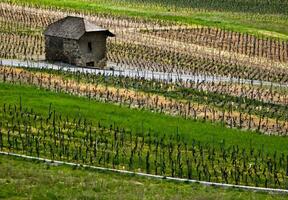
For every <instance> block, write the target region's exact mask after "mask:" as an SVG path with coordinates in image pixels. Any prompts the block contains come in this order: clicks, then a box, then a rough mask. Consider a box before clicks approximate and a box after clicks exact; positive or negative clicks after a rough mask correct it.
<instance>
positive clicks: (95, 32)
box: [44, 16, 114, 67]
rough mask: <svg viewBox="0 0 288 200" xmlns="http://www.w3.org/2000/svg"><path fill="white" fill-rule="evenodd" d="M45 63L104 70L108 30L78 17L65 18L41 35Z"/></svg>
mask: <svg viewBox="0 0 288 200" xmlns="http://www.w3.org/2000/svg"><path fill="white" fill-rule="evenodd" d="M44 35H45V51H46V60H48V61H60V62H66V63H69V64H73V65H77V66H82V67H84V66H89V67H104V66H106V39H107V37H114V34H113V33H111V32H110V31H109V30H107V29H104V28H101V27H99V26H96V25H95V24H93V23H91V22H89V21H87V20H85V19H84V18H81V17H71V16H68V17H65V18H63V19H61V20H59V21H56V22H54V23H52V24H50V25H49V26H48V27H47V29H46V30H45V32H44Z"/></svg>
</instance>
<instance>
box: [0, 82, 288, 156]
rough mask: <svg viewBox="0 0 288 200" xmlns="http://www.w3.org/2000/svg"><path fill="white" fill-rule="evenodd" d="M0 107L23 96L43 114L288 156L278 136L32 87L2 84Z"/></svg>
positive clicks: (287, 142)
mask: <svg viewBox="0 0 288 200" xmlns="http://www.w3.org/2000/svg"><path fill="white" fill-rule="evenodd" d="M0 96H1V98H0V104H2V105H3V104H4V103H10V104H17V105H18V104H19V99H20V96H21V98H22V102H23V105H26V106H28V107H32V108H34V110H36V111H37V112H39V113H42V114H47V112H48V108H49V105H50V103H52V105H53V107H54V108H55V109H56V110H57V112H60V113H62V115H63V116H66V115H67V116H69V117H72V118H73V117H79V116H83V117H84V118H87V119H88V120H90V121H92V122H94V123H95V124H96V123H97V122H98V121H101V123H102V124H104V125H106V126H108V125H110V124H113V122H115V123H116V124H117V125H119V126H120V127H124V128H126V129H131V130H133V131H137V132H139V131H142V129H143V130H144V131H147V130H149V129H152V130H153V131H156V132H159V133H160V134H166V135H170V134H175V133H176V132H177V130H178V131H179V134H181V135H182V136H183V137H184V138H186V139H187V140H188V141H192V139H193V138H194V139H197V140H198V141H200V142H203V143H214V142H221V141H223V139H225V141H226V144H227V145H238V146H239V147H240V148H250V147H251V146H253V147H254V148H256V149H262V148H264V149H265V150H266V151H267V152H271V153H273V152H274V151H276V150H277V151H279V152H283V153H288V148H287V147H288V139H287V138H283V137H277V136H266V135H258V134H255V133H252V132H244V131H240V130H235V129H228V128H225V127H222V126H221V125H220V124H212V123H203V122H199V121H193V120H186V119H183V118H181V117H172V116H167V115H163V114H158V113H151V112H149V111H146V110H141V111H140V110H131V109H129V108H126V107H119V106H117V105H112V104H107V103H106V104H105V103H100V102H95V101H89V100H88V99H85V98H79V97H75V96H70V95H66V94H62V93H58V94H56V93H53V92H48V91H44V90H39V89H37V88H36V87H31V86H19V85H10V84H3V83H1V84H0Z"/></svg>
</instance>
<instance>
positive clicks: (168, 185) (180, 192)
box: [0, 155, 287, 200]
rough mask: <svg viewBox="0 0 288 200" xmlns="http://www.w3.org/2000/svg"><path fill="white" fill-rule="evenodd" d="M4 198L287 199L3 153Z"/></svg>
mask: <svg viewBox="0 0 288 200" xmlns="http://www.w3.org/2000/svg"><path fill="white" fill-rule="evenodd" d="M0 171H1V173H0V184H1V187H0V199H43V200H44V199H109V200H112V199H125V200H129V199H133V200H134V199H159V200H160V199H199V200H200V199H201V200H202V199H213V200H216V199H221V200H222V199H234V200H237V199H245V200H247V199H261V200H264V199H274V200H277V199H286V198H287V196H284V195H281V194H268V193H261V192H253V191H243V190H238V189H223V188H215V187H205V186H202V185H199V184H187V183H178V182H171V181H167V180H156V179H151V178H144V177H138V176H131V175H122V174H115V173H111V172H105V173H104V172H100V171H96V170H84V169H82V168H76V169H75V168H72V167H69V166H64V165H62V166H51V165H49V164H45V163H42V162H36V161H33V162H31V160H30V161H29V160H23V159H20V158H15V157H9V156H3V155H0Z"/></svg>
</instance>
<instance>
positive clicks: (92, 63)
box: [86, 62, 95, 67]
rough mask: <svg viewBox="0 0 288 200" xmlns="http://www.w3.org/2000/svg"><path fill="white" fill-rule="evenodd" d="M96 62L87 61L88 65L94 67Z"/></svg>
mask: <svg viewBox="0 0 288 200" xmlns="http://www.w3.org/2000/svg"><path fill="white" fill-rule="evenodd" d="M94 65H95V64H94V62H87V63H86V67H94Z"/></svg>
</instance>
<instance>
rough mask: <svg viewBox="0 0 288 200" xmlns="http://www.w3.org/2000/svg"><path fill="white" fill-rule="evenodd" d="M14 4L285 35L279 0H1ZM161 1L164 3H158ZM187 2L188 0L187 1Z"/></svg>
mask: <svg viewBox="0 0 288 200" xmlns="http://www.w3.org/2000/svg"><path fill="white" fill-rule="evenodd" d="M3 2H12V3H17V4H26V5H27V4H29V5H33V6H40V7H49V8H51V7H53V8H58V9H66V10H74V11H81V12H90V13H106V14H113V15H121V16H130V17H140V18H146V19H152V20H155V19H157V20H164V21H170V22H177V23H182V24H198V25H204V26H213V27H220V28H225V29H229V30H233V31H237V32H245V33H250V34H253V35H256V36H266V37H274V38H280V39H285V40H286V39H288V11H287V10H288V5H287V3H285V2H281V1H279V0H273V1H269V2H268V1H261V3H260V2H257V3H255V2H254V1H253V2H254V3H253V2H252V1H245V0H238V1H236V2H237V3H238V4H235V1H232V2H231V1H230V0H226V1H217V0H216V1H213V4H212V3H211V2H210V1H199V0H191V1H190V3H184V2H187V1H184V0H182V1H174V0H166V1H156V0H150V1H145V2H143V1H136V0H125V1H119V0H110V1H107V0H90V1H89V0H61V1H59V0H41V1H40V0H4V1H3ZM160 2H164V3H160ZM188 2H189V1H188Z"/></svg>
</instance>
